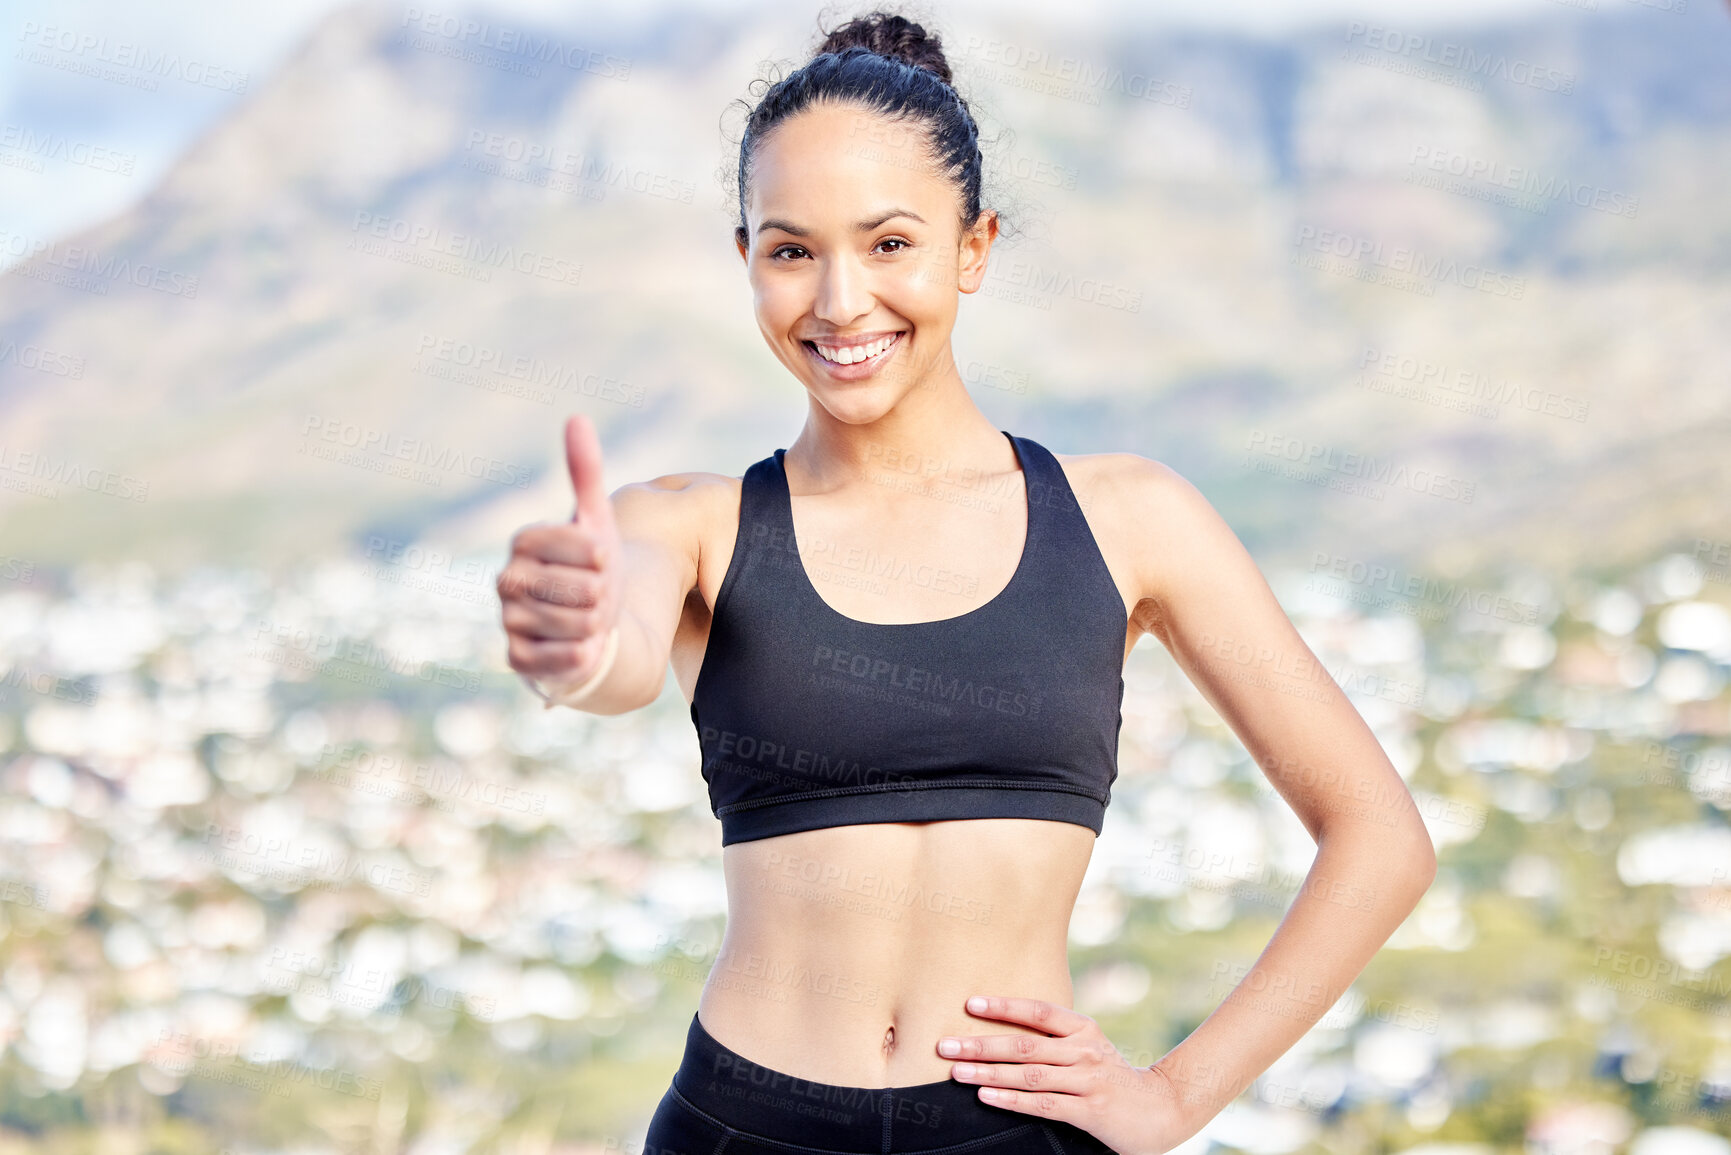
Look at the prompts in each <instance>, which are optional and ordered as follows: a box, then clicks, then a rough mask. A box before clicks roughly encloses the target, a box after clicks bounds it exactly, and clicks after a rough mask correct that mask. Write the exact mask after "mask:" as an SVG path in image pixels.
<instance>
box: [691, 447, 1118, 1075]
mask: <svg viewBox="0 0 1731 1155" xmlns="http://www.w3.org/2000/svg"><path fill="white" fill-rule="evenodd" d="M1109 457H1110V455H1092V456H1089V455H1083V456H1059V457H1058V461H1059V463H1060V464H1061V465H1062V466H1063V468H1064V471H1065V473H1066V475H1067V476H1068V478H1069V480H1070V483H1071V487H1072V488H1073V489H1074V490H1075V491H1076V492H1077V493H1078V494H1079V495H1081V499H1082V501H1083V503H1084V504H1083V512H1084V516H1086V517H1087V518H1088V521H1089V525H1090V529H1091V530H1092V531H1093V533H1094V537H1095V540H1096V542H1097V543H1098V545H1099V547H1100V551H1101V554H1102V556H1103V557H1104V559H1105V561H1106V565H1107V568H1108V570H1109V571H1110V572H1111V575H1112V579H1113V582H1114V584H1115V585H1116V586H1117V589H1118V592H1119V594H1120V595H1121V597H1122V599H1123V601H1124V604H1125V607H1126V609H1127V611H1134V610H1135V609H1136V608H1137V595H1136V589H1135V585H1134V584H1133V578H1132V576H1131V574H1130V572H1129V568H1130V567H1129V562H1128V560H1127V555H1125V554H1124V553H1122V552H1121V551H1120V550H1119V549H1116V548H1114V535H1113V534H1112V533H1110V532H1109V530H1108V528H1107V527H1106V526H1105V525H1103V524H1102V521H1103V517H1102V512H1101V503H1097V502H1096V503H1090V502H1089V501H1088V495H1089V494H1090V493H1098V492H1100V489H1099V487H1097V486H1096V485H1095V484H1093V483H1094V482H1095V481H1097V480H1098V479H1099V476H1100V471H1101V470H1104V469H1107V468H1109V467H1110V466H1109ZM707 476H708V477H710V478H712V479H713V480H714V481H715V482H717V483H721V484H710V485H701V486H694V487H692V488H691V489H688V490H687V491H686V492H687V493H688V494H689V495H690V499H691V501H692V502H693V504H694V506H697V505H701V506H702V511H701V514H700V515H699V516H696V517H694V519H693V523H694V525H695V526H696V527H697V528H696V529H695V532H697V533H698V534H699V535H700V548H699V564H698V576H697V586H696V588H695V589H694V590H692V591H691V593H690V594H689V595H688V597H687V600H686V606H685V610H684V613H683V615H682V617H681V619H680V623H679V628H678V631H677V633H676V635H675V639H674V647H673V656H672V664H673V669H674V675H675V677H676V678H677V679H678V681H679V684H680V686H681V688H682V690H683V692H684V694H685V697H686V699H687V701H689V700H690V699H691V696H692V693H693V688H694V686H695V683H696V680H697V675H698V671H699V669H700V668H701V665H702V661H703V656H704V651H705V649H706V646H707V644H708V638H709V624H710V607H712V606H714V604H715V600H716V596H717V594H718V593H719V591H720V588H721V583H722V579H723V577H724V576H725V574H726V570H727V566H728V562H729V559H730V558H731V556H732V553H733V547H734V539H735V536H736V532H737V528H738V519H737V514H738V509H739V493H740V480H739V479H738V478H720V477H717V476H716V475H707ZM1018 476H1019V473H1018V471H1016V470H1015V469H1014V462H1013V459H1012V462H1011V470H1010V472H1009V474H1008V475H1006V476H1005V477H1004V478H1002V479H999V480H1001V481H1007V482H1008V483H1009V484H1008V486H1007V487H1002V486H997V485H993V486H992V489H991V492H993V493H995V494H997V495H999V496H1000V497H1001V500H997V501H995V502H994V503H993V504H994V505H995V507H996V508H995V509H986V510H982V509H980V508H972V507H970V506H969V505H968V504H967V503H963V502H958V501H955V500H931V499H930V498H925V497H920V496H918V495H910V494H908V493H906V492H903V491H899V490H897V489H895V488H891V487H886V488H885V490H884V491H883V493H882V494H881V495H880V494H873V495H872V500H873V501H874V502H875V501H882V502H883V506H882V509H881V510H879V509H878V508H877V507H876V505H875V504H874V505H873V506H872V507H869V508H862V504H863V502H864V500H866V499H864V498H862V497H861V496H860V495H856V494H850V495H849V496H848V499H847V500H848V503H849V508H847V509H843V508H842V507H841V505H840V503H839V502H837V501H836V500H835V499H834V498H832V497H831V496H828V495H826V496H822V497H801V496H795V497H794V498H793V502H792V504H793V509H794V518H795V522H796V525H797V532H798V535H799V538H800V541H801V542H802V543H808V542H810V543H815V542H817V541H819V540H820V539H823V540H829V541H836V540H845V541H846V542H847V543H848V544H849V546H856V547H859V548H861V549H862V550H869V551H876V552H877V553H879V554H895V555H897V556H900V557H906V558H907V559H908V560H909V561H910V562H914V563H929V564H932V565H936V566H940V567H945V568H947V569H948V570H950V571H952V572H960V573H963V574H966V575H967V577H968V579H969V581H968V582H967V583H966V584H967V588H968V589H969V591H970V592H969V593H968V595H967V596H962V595H960V594H958V593H954V592H950V589H949V588H938V587H937V586H936V585H935V584H934V585H925V586H922V585H916V584H913V583H906V584H905V585H901V586H899V587H897V588H891V589H890V590H889V591H888V592H887V593H884V592H874V591H873V590H870V589H864V588H860V584H859V583H858V582H856V581H851V580H850V576H851V575H850V572H849V570H848V568H847V566H846V564H845V561H844V562H842V563H841V564H827V565H826V564H824V562H823V561H822V560H821V559H820V558H818V557H817V556H815V555H814V554H809V553H808V554H806V555H805V558H806V560H805V567H804V568H805V571H806V574H807V576H808V577H809V578H810V580H811V583H812V585H813V586H814V587H815V588H816V589H817V591H818V592H819V594H820V595H821V596H822V598H823V600H824V601H825V602H827V603H828V604H829V605H830V606H832V607H833V608H834V609H836V610H837V611H839V612H840V613H843V614H845V615H847V616H848V617H852V618H856V619H858V620H860V621H863V622H880V623H889V622H916V621H930V620H936V619H940V618H948V617H953V616H956V615H959V614H963V613H967V612H968V611H970V610H972V609H974V608H975V607H978V606H981V605H984V604H985V603H987V602H988V601H990V600H991V599H992V598H993V596H994V595H995V594H996V593H997V592H998V591H999V590H1001V589H1003V588H1004V587H1005V586H1006V585H1007V584H1008V583H1009V581H1010V578H1011V575H1012V573H1013V572H1014V571H1015V569H1016V564H1017V560H1018V558H1019V557H1020V554H1021V549H1022V544H1023V536H1024V534H1025V532H1026V524H1027V523H1026V520H1025V517H1026V512H1027V506H1026V499H1025V496H1024V490H1023V489H1022V488H1021V487H1020V486H1019V485H1018V484H1017V479H1018ZM933 490H934V492H937V493H942V492H943V486H942V483H940V484H938V485H935V486H934V487H933ZM730 499H731V504H729V500H730ZM802 548H804V547H803V546H802ZM951 588H954V587H951ZM1128 616H1129V620H1128V622H1127V624H1126V628H1125V637H1124V657H1125V658H1126V659H1127V658H1128V656H1129V653H1130V650H1131V648H1132V647H1133V646H1134V645H1135V643H1136V640H1137V638H1138V637H1139V636H1140V635H1141V634H1142V633H1143V632H1144V631H1143V629H1142V628H1141V627H1140V626H1139V625H1138V624H1137V621H1136V618H1137V615H1136V614H1135V613H1133V612H1131V613H1129V615H1128ZM1094 839H1095V835H1094V832H1093V831H1092V830H1090V829H1088V828H1087V827H1084V826H1080V825H1076V824H1074V823H1066V822H1055V821H1045V820H1037V819H1008V818H988V819H968V820H964V821H944V822H925V823H877V824H868V825H855V826H836V827H830V828H827V829H819V830H808V831H802V832H799V833H795V834H784V835H780V836H777V837H771V838H762V839H757V840H755V841H749V842H738V843H734V844H732V845H729V846H727V847H725V848H724V849H723V853H722V863H723V870H724V873H725V875H726V884H727V895H728V921H727V927H726V932H725V935H724V937H723V940H722V944H721V947H720V950H719V952H718V957H717V960H716V964H715V966H714V968H713V969H712V971H711V973H710V975H709V979H708V982H707V983H706V984H705V986H704V990H703V994H702V997H701V999H700V1001H699V1003H698V1011H697V1013H698V1017H699V1019H700V1020H701V1021H702V1023H703V1026H704V1028H705V1029H706V1030H707V1031H709V1033H710V1034H711V1035H713V1036H714V1037H715V1038H716V1039H717V1040H719V1041H720V1042H721V1043H722V1044H723V1045H725V1046H727V1047H730V1048H731V1049H733V1050H734V1051H737V1052H738V1053H740V1054H742V1055H744V1056H745V1057H746V1058H748V1059H751V1060H753V1061H754V1062H757V1063H759V1064H761V1065H763V1066H766V1067H770V1068H772V1069H775V1070H778V1071H782V1072H786V1073H788V1074H792V1075H795V1076H798V1077H801V1078H806V1079H811V1080H813V1081H816V1082H821V1083H834V1084H841V1085H846V1086H857V1087H894V1086H908V1085H912V1084H917V1083H928V1082H937V1081H941V1080H944V1079H947V1078H949V1072H950V1067H951V1065H952V1063H953V1062H954V1060H951V1059H946V1058H944V1057H943V1056H941V1055H939V1054H938V1053H937V1040H938V1038H939V1037H940V1036H943V1035H985V1034H1037V1033H1039V1032H1037V1031H1034V1030H1032V1029H1031V1028H1025V1027H1021V1026H1018V1025H1015V1024H1011V1023H1004V1022H997V1021H994V1020H989V1019H981V1018H977V1017H975V1016H972V1015H970V1014H969V1013H968V1012H967V1011H966V1009H965V1007H964V1000H966V999H967V998H968V996H970V995H976V994H983V995H1019V996H1025V997H1031V998H1039V999H1046V1000H1049V1001H1051V1002H1055V1003H1059V1004H1061V1005H1063V1006H1070V1005H1071V1004H1072V997H1073V995H1072V988H1071V980H1070V972H1069V962H1068V954H1067V942H1068V930H1069V923H1070V914H1071V911H1072V909H1073V907H1074V904H1075V900H1076V896H1077V893H1078V892H1079V890H1080V888H1081V884H1082V876H1083V874H1084V872H1085V871H1086V869H1087V866H1088V861H1089V858H1090V856H1091V855H1092V853H1093V847H1094Z"/></svg>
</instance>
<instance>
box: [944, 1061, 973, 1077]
mask: <svg viewBox="0 0 1731 1155" xmlns="http://www.w3.org/2000/svg"><path fill="white" fill-rule="evenodd" d="M950 1073H951V1074H953V1075H955V1077H956V1078H958V1079H971V1078H973V1077H974V1065H973V1064H972V1063H957V1064H956V1068H955V1070H954V1071H952V1072H950Z"/></svg>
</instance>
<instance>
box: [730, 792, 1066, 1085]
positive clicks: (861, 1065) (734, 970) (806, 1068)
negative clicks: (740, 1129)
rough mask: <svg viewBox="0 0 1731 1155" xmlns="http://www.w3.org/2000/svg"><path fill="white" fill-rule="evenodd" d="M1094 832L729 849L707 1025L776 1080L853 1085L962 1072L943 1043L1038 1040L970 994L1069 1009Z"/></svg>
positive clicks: (918, 835)
mask: <svg viewBox="0 0 1731 1155" xmlns="http://www.w3.org/2000/svg"><path fill="white" fill-rule="evenodd" d="M1094 840H1095V835H1094V832H1093V831H1092V830H1090V829H1089V828H1087V827H1085V826H1078V825H1076V824H1074V823H1068V822H1052V821H1045V820H1041V819H1027V818H979V819H966V820H958V821H944V822H899V823H874V824H868V825H858V826H834V827H828V828H825V829H821V830H808V831H802V832H799V833H796V834H784V835H779V836H777V837H774V838H764V839H759V840H756V841H752V842H738V843H734V844H733V845H731V846H727V847H725V848H724V849H723V851H722V865H723V869H724V871H725V873H726V877H727V900H728V920H727V929H726V933H725V934H724V935H723V938H722V942H721V946H720V949H719V951H718V953H717V958H716V962H715V965H714V967H713V968H712V970H711V971H710V974H709V978H708V981H707V982H706V983H705V985H704V988H703V995H702V998H701V999H700V1001H699V1003H698V1009H697V1015H698V1018H699V1020H700V1021H701V1022H702V1024H703V1027H704V1029H705V1030H707V1031H708V1032H709V1033H710V1034H711V1035H712V1036H714V1037H715V1039H716V1040H717V1041H718V1042H720V1043H721V1044H722V1045H723V1046H726V1047H728V1048H729V1049H731V1050H733V1051H736V1052H738V1053H739V1054H740V1055H743V1056H744V1057H745V1058H747V1059H750V1060H751V1061H752V1062H754V1063H757V1064H759V1065H761V1066H764V1067H769V1068H771V1069H772V1070H776V1071H780V1072H783V1073H785V1074H789V1075H794V1076H796V1077H798V1078H802V1079H809V1080H811V1081H813V1082H818V1083H832V1084H839V1085H842V1086H849V1087H903V1086H911V1085H914V1084H917V1083H932V1082H938V1081H941V1080H944V1079H948V1078H949V1077H950V1068H951V1066H952V1065H953V1064H954V1063H955V1062H956V1060H955V1059H948V1058H945V1057H943V1056H942V1055H940V1054H938V1050H937V1044H938V1039H939V1038H940V1037H942V1036H946V1035H995V1034H1015V1035H1040V1034H1043V1032H1041V1031H1039V1030H1037V1029H1035V1028H1031V1027H1023V1026H1019V1025H1017V1024H1014V1023H1007V1022H1000V1021H996V1020H992V1019H986V1018H980V1017H977V1016H975V1015H972V1014H970V1013H969V1012H968V1010H967V1008H966V1006H965V1003H966V1000H967V999H968V998H969V996H972V995H1010V996H1020V997H1025V998H1034V999H1044V1000H1047V1001H1049V1002H1053V1003H1058V1004H1060V1005H1062V1006H1066V1007H1068V1006H1071V1005H1072V1004H1071V999H1072V988H1071V981H1070V967H1069V958H1068V954H1067V950H1066V947H1067V943H1068V934H1069V925H1070V914H1071V911H1072V909H1073V908H1074V906H1075V902H1076V896H1077V893H1078V892H1079V891H1080V889H1081V885H1082V876H1083V874H1084V872H1085V871H1086V870H1087V867H1088V859H1089V857H1090V855H1091V854H1092V853H1093V849H1094Z"/></svg>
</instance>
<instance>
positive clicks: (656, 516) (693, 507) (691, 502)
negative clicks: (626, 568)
mask: <svg viewBox="0 0 1731 1155" xmlns="http://www.w3.org/2000/svg"><path fill="white" fill-rule="evenodd" d="M739 491H740V479H739V478H737V477H729V476H727V475H726V474H725V473H707V472H703V471H701V470H693V471H691V472H688V473H664V474H662V475H661V476H660V477H652V478H650V479H649V480H647V481H633V482H628V483H627V484H625V485H621V486H620V487H619V488H618V489H616V490H614V491H613V493H612V494H611V495H610V497H611V500H612V502H613V513H614V517H615V518H616V519H617V520H618V523H619V528H620V532H621V533H622V534H625V535H626V536H653V537H656V538H660V539H662V540H663V541H664V542H665V543H666V544H668V545H673V544H676V543H678V542H684V543H687V544H689V545H690V546H692V547H695V546H696V544H697V542H698V540H699V538H700V537H701V535H702V532H703V531H704V530H705V528H706V527H710V526H713V525H715V524H716V523H717V521H720V523H721V524H730V523H732V522H733V521H735V520H737V517H738V514H739Z"/></svg>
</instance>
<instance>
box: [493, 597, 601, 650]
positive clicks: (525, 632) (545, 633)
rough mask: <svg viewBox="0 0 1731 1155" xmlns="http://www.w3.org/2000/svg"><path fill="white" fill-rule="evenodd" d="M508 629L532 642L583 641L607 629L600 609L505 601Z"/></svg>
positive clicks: (506, 625) (539, 602)
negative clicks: (580, 608) (575, 608)
mask: <svg viewBox="0 0 1731 1155" xmlns="http://www.w3.org/2000/svg"><path fill="white" fill-rule="evenodd" d="M502 617H503V620H504V624H505V632H506V633H508V634H514V635H516V636H517V637H520V638H525V639H527V640H529V641H532V642H546V641H556V642H581V641H584V640H585V639H587V638H590V637H593V636H594V635H596V634H604V633H606V632H607V622H606V620H605V618H603V616H602V614H601V612H600V611H599V610H593V609H589V610H574V609H572V608H570V607H569V606H555V605H551V604H549V603H547V602H541V601H535V600H517V601H509V602H506V603H505V607H504V611H503V614H502Z"/></svg>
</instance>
